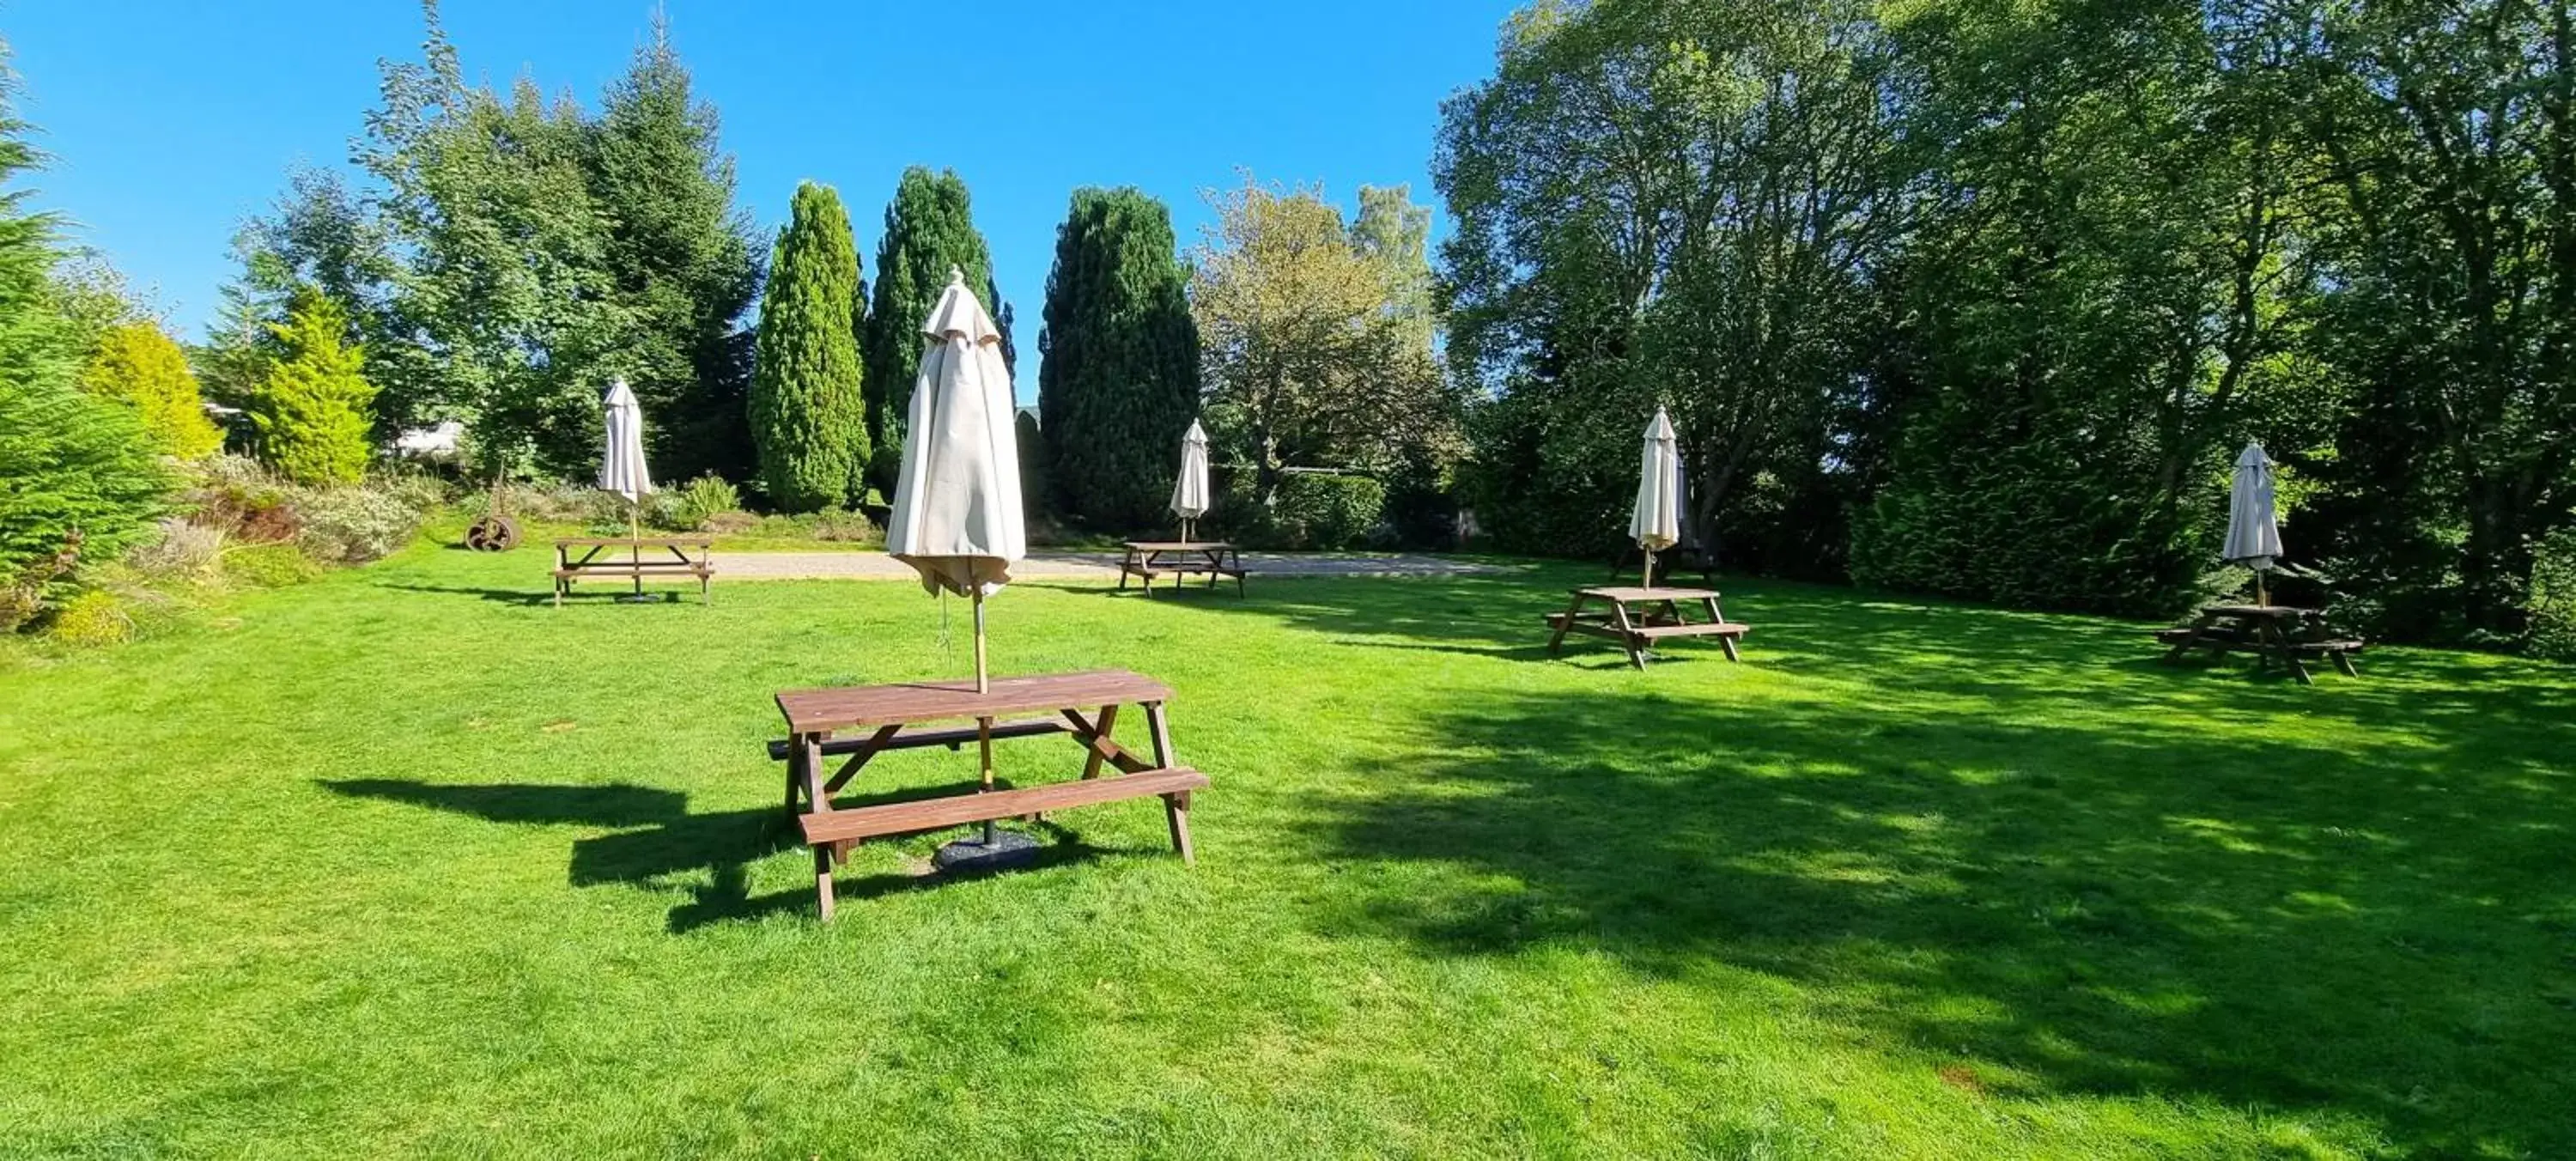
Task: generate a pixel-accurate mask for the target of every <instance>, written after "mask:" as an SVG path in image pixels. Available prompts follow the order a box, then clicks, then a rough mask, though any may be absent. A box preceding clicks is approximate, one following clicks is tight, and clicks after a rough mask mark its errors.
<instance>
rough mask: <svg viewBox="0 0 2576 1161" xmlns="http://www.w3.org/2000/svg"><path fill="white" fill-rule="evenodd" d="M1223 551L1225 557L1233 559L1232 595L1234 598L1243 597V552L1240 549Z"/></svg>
mask: <svg viewBox="0 0 2576 1161" xmlns="http://www.w3.org/2000/svg"><path fill="white" fill-rule="evenodd" d="M1225 551H1226V555H1227V556H1229V557H1232V558H1233V559H1234V595H1236V596H1238V597H1239V596H1242V595H1243V550H1242V549H1240V548H1229V549H1227V550H1225Z"/></svg>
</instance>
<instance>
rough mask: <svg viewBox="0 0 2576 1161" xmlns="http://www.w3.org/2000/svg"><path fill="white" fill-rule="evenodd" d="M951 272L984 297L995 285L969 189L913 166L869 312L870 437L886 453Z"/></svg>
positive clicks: (946, 173)
mask: <svg viewBox="0 0 2576 1161" xmlns="http://www.w3.org/2000/svg"><path fill="white" fill-rule="evenodd" d="M951 267H955V268H956V269H957V270H959V271H960V272H962V273H964V274H965V276H966V285H967V286H969V287H972V288H975V289H977V290H979V291H982V290H985V289H986V288H987V287H988V286H989V285H990V284H991V282H992V279H993V261H992V258H991V256H990V253H989V251H987V250H986V248H985V246H984V235H982V234H981V233H978V232H976V229H975V218H974V215H973V213H972V212H971V211H970V207H969V205H968V198H967V194H966V182H965V181H964V180H963V179H961V178H959V177H958V176H957V174H956V171H954V170H941V171H939V172H937V173H933V172H931V171H930V170H929V168H927V167H925V166H919V165H916V166H913V167H912V168H910V169H907V170H905V171H903V180H902V181H901V182H900V183H898V184H897V185H896V186H895V191H894V201H892V202H890V203H888V204H887V206H886V213H885V236H884V237H882V238H880V239H878V242H877V280H876V288H875V297H874V298H873V299H872V300H871V301H870V303H869V307H868V334H867V349H868V434H869V435H870V436H871V437H872V438H874V439H875V441H876V444H877V446H878V447H880V448H884V449H888V450H890V451H891V450H899V449H901V448H902V446H903V425H904V417H905V415H906V409H907V408H909V407H910V406H911V405H912V384H913V377H914V376H915V375H916V374H918V373H919V372H920V370H921V324H922V322H923V320H925V319H928V318H929V317H930V308H931V307H933V306H935V305H937V304H938V302H939V292H940V291H941V290H944V289H946V288H947V286H948V271H949V268H951ZM984 309H985V310H987V311H999V310H1000V304H998V303H991V302H987V303H985V304H984ZM881 458H885V457H882V456H881ZM879 486H884V481H880V482H879Z"/></svg>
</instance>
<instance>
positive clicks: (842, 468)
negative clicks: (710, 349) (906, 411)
mask: <svg viewBox="0 0 2576 1161" xmlns="http://www.w3.org/2000/svg"><path fill="white" fill-rule="evenodd" d="M858 292H859V257H858V248H857V243H856V242H854V241H853V240H852V239H851V236H850V217H849V213H848V212H847V211H846V210H844V209H842V208H841V198H840V195H839V194H837V193H835V192H833V190H832V188H831V187H830V186H825V185H816V184H814V183H813V182H806V183H804V184H802V185H799V186H797V187H796V198H795V201H794V203H793V204H792V205H791V207H790V210H789V216H788V222H787V227H786V229H784V230H782V231H780V232H779V235H778V252H777V256H776V257H775V258H773V259H772V260H771V262H770V279H769V289H768V292H767V294H766V296H765V297H764V298H763V299H762V301H761V309H760V353H759V359H758V362H757V364H756V366H755V370H754V373H753V377H752V384H751V402H750V410H751V434H752V440H753V442H754V444H755V445H756V446H757V447H758V449H759V453H760V477H761V482H762V486H763V489H764V490H765V491H766V492H768V494H769V500H770V502H771V503H772V504H775V505H777V506H778V507H779V508H781V509H784V510H786V511H790V512H810V511H813V510H815V509H818V508H824V507H829V506H832V505H836V504H840V503H843V502H845V501H851V500H857V499H860V498H862V497H863V496H864V489H865V485H864V480H863V476H862V473H863V472H864V470H865V469H866V468H867V466H868V457H869V454H870V447H869V440H868V422H867V410H866V402H865V400H864V399H863V398H862V395H861V387H860V375H861V371H860V357H859V355H860V352H859V347H858V344H857V337H856V335H855V334H854V333H853V325H852V316H853V313H854V311H855V310H856V309H857V308H856V303H857V302H858ZM914 345H916V346H918V345H919V344H918V343H915V344H914Z"/></svg>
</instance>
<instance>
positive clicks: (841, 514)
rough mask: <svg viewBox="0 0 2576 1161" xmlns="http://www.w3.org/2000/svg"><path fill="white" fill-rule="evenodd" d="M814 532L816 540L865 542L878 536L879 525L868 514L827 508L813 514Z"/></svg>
mask: <svg viewBox="0 0 2576 1161" xmlns="http://www.w3.org/2000/svg"><path fill="white" fill-rule="evenodd" d="M813 521H814V523H813V529H812V534H813V537H814V539H816V540H837V541H846V542H849V543H852V544H865V543H868V542H871V541H874V540H876V539H877V538H878V536H879V533H878V532H877V526H876V524H875V523H874V522H872V521H870V520H869V519H868V518H867V516H866V515H864V514H862V513H858V512H847V511H843V510H841V509H839V508H825V509H823V510H822V511H820V512H817V513H815V514H814V516H813Z"/></svg>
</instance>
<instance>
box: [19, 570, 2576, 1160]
mask: <svg viewBox="0 0 2576 1161" xmlns="http://www.w3.org/2000/svg"><path fill="white" fill-rule="evenodd" d="M545 568H546V560H545V559H544V554H543V553H542V551H539V550H522V551H520V552H517V553H514V554H509V555H503V556H497V557H493V556H475V555H471V554H468V553H464V552H461V551H454V550H445V549H436V548H429V547H423V548H418V549H414V550H412V551H410V552H408V553H406V554H404V555H402V556H400V557H398V558H396V559H394V560H391V561H388V562H386V563H383V564H380V565H377V566H374V567H370V568H367V569H364V570H358V571H353V572H347V573H341V574H338V575H335V576H333V577H331V578H329V579H327V580H324V581H322V582H319V583H316V584H312V585H308V586H304V587H300V588H294V589H286V590H278V591H274V592H268V593H262V594H258V595H255V596H251V597H246V598H243V599H242V600H240V601H239V602H237V603H236V605H235V606H234V607H232V608H231V609H229V610H228V613H229V616H227V617H225V618H224V619H222V620H219V621H215V622H213V623H211V624H209V625H207V626H205V627H203V628H201V629H197V630H191V631H187V632H183V633H181V634H179V635H177V636H173V637H168V638H164V639H159V640H153V641H147V642H143V643H140V644H136V645H132V646H128V647H124V648H121V649H115V650H110V651H104V652H97V653H89V654H81V655H77V656H73V657H71V658H68V659H63V660H54V661H46V660H33V661H28V662H25V663H22V664H20V665H18V666H16V667H14V668H13V669H11V670H10V671H8V672H5V673H0V1154H5V1155H10V1156H58V1155H67V1156H119V1157H123V1156H167V1155H244V1156H259V1157H347V1156H378V1155H442V1156H443V1155H475V1156H484V1155H493V1156H530V1157H597V1156H611V1155H631V1154H659V1155H671V1156H701V1155H714V1154H756V1155H768V1156H779V1157H807V1156H815V1155H820V1156H824V1157H832V1158H841V1157H853V1156H889V1157H895V1156H900V1157H914V1158H917V1157H933V1156H943V1155H949V1154H950V1153H951V1151H955V1152H956V1153H957V1155H965V1156H1059V1157H1077V1156H1128V1155H1138V1154H1146V1155H1169V1156H1193V1157H1196V1156H1251V1157H1262V1158H1268V1159H1279V1158H1291V1157H1307V1156H1322V1155H1376V1156H1439V1155H1449V1156H1480V1157H1481V1156H1494V1155H1544V1156H1569V1157H1574V1156H1579V1157H1605V1156H1639V1157H1668V1156H1680V1155H1698V1156H1715V1157H1787V1158H1804V1157H1851V1158H1885V1157H1913V1156H1938V1157H1976V1158H2000V1157H2040V1156H2046V1157H2086V1158H2096V1157H2245V1156H2278V1157H2342V1156H2362V1157H2378V1156H2414V1155H2438V1156H2494V1157H2534V1158H2540V1157H2567V1156H2576V1099H2571V1096H2570V1094H2571V1093H2576V853H2571V852H2576V784H2571V774H2570V764H2571V761H2576V672H2570V671H2566V670H2559V669H2552V668H2549V667H2544V666H2535V665H2530V664H2524V663H2519V662H2514V661H2509V660H2504V659H2498V658H2492V657H2485V656H2472V655H2462V654H2450V653H2436V652H2413V651H2405V650H2393V649H2392V650H2384V651H2376V652H2373V653H2370V654H2367V655H2365V656H2364V658H2363V659H2362V668H2363V671H2364V673H2365V674H2366V675H2367V676H2366V677H2365V678H2364V679H2363V680H2360V681H2353V680H2349V679H2344V678H2340V677H2336V676H2332V675H2331V674H2328V675H2325V676H2320V677H2319V678H2318V684H2317V685H2316V686H2315V687H2313V688H2301V687H2299V686H2297V685H2294V684H2292V683H2290V682H2288V681H2286V680H2282V679H2279V678H2276V677H2274V678H2267V677H2258V676H2255V675H2253V674H2252V673H2251V672H2250V671H2248V670H2246V669H2243V668H2229V669H2224V670H2210V669H2167V668H2164V667H2161V666H2158V665H2156V664H2153V663H2152V660H2151V658H2152V655H2153V649H2152V646H2151V643H2150V642H2149V641H2148V640H2147V639H2146V638H2145V636H2144V634H2143V633H2142V632H2140V628H2141V627H2140V626H2136V625H2131V624H2123V623H2118V622H2111V621H2103V620H2095V619H2086V618H2076V617H2052V616H2038V615H2030V614H2021V613H2011V612H2000V611H1994V610H1985V609H1974V608H1957V607H1947V606H1927V605H1923V604H1918V603H1912V602H1906V601H1898V600H1888V599H1876V598H1872V597H1870V596H1867V595H1861V594H1854V593H1851V592H1846V591H1841V590H1834V589H1824V588H1809V587H1799V586H1790V585H1781V584H1766V583H1756V582H1740V583H1735V584H1732V585H1730V586H1729V588H1730V592H1729V598H1728V602H1727V611H1728V612H1729V613H1730V614H1731V615H1732V616H1733V617H1734V618H1735V619H1737V620H1743V621H1748V622H1750V623H1752V624H1753V625H1755V626H1756V631H1755V634H1754V636H1753V637H1752V638H1751V639H1750V640H1749V641H1748V643H1747V648H1746V654H1745V663H1744V664H1742V665H1729V664H1727V663H1726V662H1725V661H1724V660H1722V659H1721V658H1720V656H1719V654H1718V652H1717V650H1716V649H1715V648H1714V647H1702V646H1682V647H1679V648H1677V649H1675V650H1674V653H1675V654H1676V659H1675V660H1673V661H1671V662H1670V663H1667V664H1664V665H1661V666H1659V667H1657V668H1656V669H1654V670H1652V671H1650V672H1645V673H1637V672H1632V671H1630V670H1628V669H1627V668H1626V666H1625V662H1624V660H1623V659H1622V658H1621V657H1620V655H1619V654H1618V652H1617V650H1615V649H1613V648H1611V647H1609V646H1608V645H1607V644H1606V643H1570V644H1569V645H1568V650H1567V654H1566V656H1565V657H1564V658H1563V659H1559V660H1551V659H1549V658H1547V657H1546V655H1545V652H1544V650H1543V649H1542V648H1541V647H1540V645H1541V643H1542V641H1543V632H1542V629H1541V627H1540V625H1539V623H1538V618H1539V615H1540V614H1541V613H1542V612H1545V611H1548V610H1551V609H1553V608H1555V607H1557V605H1558V604H1559V603H1560V602H1561V600H1562V592H1563V589H1564V588H1565V587H1566V586H1567V585H1568V584H1569V583H1574V582H1578V581H1588V580H1591V579H1594V578H1595V577H1596V576H1597V573H1595V572H1594V571H1592V570H1590V569H1575V568H1571V567H1556V566H1548V567H1540V568H1535V569H1532V570H1527V571H1523V572H1520V573H1517V574H1514V575H1511V576H1505V577H1480V578H1472V579H1458V580H1439V581H1386V580H1354V581H1326V580H1311V581H1284V580H1271V581H1264V580H1262V579H1260V578H1258V577H1256V578H1254V581H1253V584H1252V587H1251V594H1252V595H1251V596H1250V598H1249V599H1245V600H1238V599H1236V598H1235V597H1234V596H1232V595H1231V594H1230V593H1226V594H1207V593H1192V594H1189V595H1187V596H1185V597H1183V598H1180V599H1164V598H1160V597H1158V598H1155V599H1154V600H1152V601H1147V600H1142V599H1138V598H1136V597H1134V596H1133V595H1132V594H1131V595H1129V596H1125V597H1116V596H1110V595H1107V594H1105V593H1103V592H1101V591H1099V590H1098V589H1097V587H1096V586H1094V587H1087V588H1086V587H1071V586H1050V585H1043V584H1032V585H1022V586H1017V587H1014V588H1013V589H1011V590H1010V591H1008V592H1007V593H1005V594H1004V595H1002V596H1001V597H999V598H997V600H996V602H995V603H994V605H993V607H992V620H993V657H994V664H995V668H996V670H997V672H1004V673H1008V672H1039V671H1050V670H1068V669H1079V668H1094V667H1103V666H1123V667H1128V668H1133V669H1137V670H1140V671H1143V672H1145V673H1149V674H1152V675H1155V676H1157V677H1160V678H1162V679H1164V680H1165V681H1167V682H1169V683H1170V684H1171V685H1172V687H1173V688H1174V689H1175V690H1176V691H1177V698H1176V700H1175V702H1174V703H1173V706H1172V713H1173V728H1174V734H1175V738H1176V742H1177V745H1178V748H1179V751H1180V756H1181V757H1182V758H1183V759H1184V760H1186V761H1188V762H1189V763H1191V764H1192V765H1195V766H1198V767H1199V768H1201V769H1203V770H1205V771H1207V772H1208V773H1209V774H1210V775H1211V776H1213V778H1214V779H1215V787H1214V788H1213V789H1212V790H1210V791H1208V792H1206V793H1204V794H1203V795H1201V796H1200V798H1199V800H1198V804H1197V809H1196V810H1195V811H1194V812H1193V821H1194V828H1195V830H1196V838H1197V843H1198V850H1199V865H1198V866H1197V867H1196V869H1194V870H1193V869H1190V868H1186V867H1184V866H1183V865H1182V864H1181V863H1180V861H1179V860H1178V859H1177V858H1175V857H1174V856H1173V855H1172V854H1171V853H1170V850H1169V847H1168V844H1167V841H1166V838H1165V835H1164V833H1163V818H1162V812H1161V809H1160V807H1159V806H1157V805H1156V804H1154V803H1152V802H1151V801H1147V802H1128V803H1120V804H1114V805H1110V806H1103V807H1097V808H1092V809H1089V810H1085V811H1080V812H1074V813H1068V814H1064V815H1060V816H1057V817H1056V818H1055V819H1054V822H1053V823H1052V824H1050V825H1048V826H1045V827H1043V828H1040V829H1041V831H1042V834H1043V837H1044V839H1045V841H1046V843H1047V845H1048V849H1049V860H1048V861H1047V862H1046V863H1044V864H1043V865H1041V866H1039V867H1038V868H1036V869H1033V870H1028V871H1024V872H1018V873H1012V874H1006V875H1001V876H996V877H990V878H983V879H977V880H968V881H955V882H940V881H937V880H935V879H925V878H923V877H922V876H921V874H920V871H921V868H922V866H923V862H924V858H925V856H926V855H927V854H928V853H929V851H930V850H931V849H932V848H933V847H934V846H935V845H936V841H937V840H936V838H935V837H922V838H917V839H912V840H907V841H903V842H899V843H894V844H890V845H884V846H873V847H864V848H861V849H860V850H859V851H858V852H856V853H854V854H853V856H852V857H851V860H850V865H849V866H848V867H847V868H845V869H844V870H843V871H842V874H841V879H840V894H841V911H840V919H839V921H838V922H837V923H834V924H832V925H830V926H825V925H821V924H818V923H817V922H815V920H814V917H813V893H812V888H811V877H810V876H811V862H810V860H809V858H808V857H807V856H806V854H805V853H804V852H803V850H802V849H801V848H798V847H794V846H792V845H790V844H789V840H788V834H789V830H788V828H787V827H786V825H785V824H784V822H783V820H782V818H781V817H780V809H779V784H780V771H779V769H778V768H777V767H776V766H774V765H772V764H771V763H770V762H768V761H767V760H766V758H765V756H764V755H763V753H762V751H761V742H762V741H763V740H764V739H766V738H769V737H774V736H777V734H778V733H779V722H778V718H777V712H776V710H775V708H774V707H773V706H772V705H771V702H770V695H771V694H772V692H774V691H775V690H778V689H781V688H787V687H795V686H806V685H816V684H825V683H849V682H874V681H887V680H898V679H908V678H919V677H925V676H955V675H960V674H962V673H963V672H965V669H966V666H967V664H968V661H967V656H968V642H967V637H966V632H967V615H966V608H965V606H964V605H963V604H962V603H956V602H952V603H950V604H949V605H948V606H947V607H946V609H945V610H944V611H943V609H942V607H941V606H940V604H939V603H937V602H935V601H933V600H931V599H930V598H927V597H925V596H923V595H922V594H921V592H920V590H919V589H918V588H917V587H914V586H910V585H904V584H892V583H846V582H844V583H796V584H787V583H772V584H751V583H737V584H732V585H727V584H724V583H723V582H721V581H719V582H718V585H717V589H716V603H715V605H714V606H713V607H711V608H708V607H700V606H699V605H698V604H696V603H695V601H694V599H692V600H691V601H690V602H688V603H681V604H666V605H652V606H632V605H617V604H611V603H608V602H607V601H605V600H604V599H602V598H601V597H598V596H592V597H588V598H585V599H581V600H579V601H578V602H577V603H576V604H575V605H573V606H571V607H567V608H565V609H562V610H556V609H554V608H550V607H547V606H546V605H545V604H544V603H543V600H544V594H545V592H546V581H545V579H544V576H543V573H544V570H545ZM943 619H944V626H945V628H944V630H943ZM1078 753H1079V752H1078V751H1077V750H1076V749H1075V748H1074V747H1073V746H1071V745H1069V744H1066V743H1065V742H1064V741H1063V740H1061V739H1044V738H1041V739H1028V740H1023V741H1019V742H1014V743H1008V744H1006V745H1004V746H1003V747H1002V773H1003V775H1004V776H1005V777H1006V778H1009V779H1014V780H1017V781H1019V782H1021V783H1023V784H1026V783H1028V782H1031V781H1035V780H1039V779H1045V778H1057V777H1066V776H1070V775H1071V773H1072V772H1073V771H1074V770H1075V769H1076V768H1077V767H1078V765H1079V757H1078ZM972 774H973V771H972V755H971V752H970V753H968V754H951V753H949V752H947V751H927V752H923V751H916V752H910V753H904V754H898V755H895V756H892V757H889V758H886V759H883V760H880V761H879V762H878V763H877V764H876V765H875V766H873V767H871V769H870V776H869V777H868V778H866V779H863V780H862V781H861V782H860V783H859V784H858V787H857V788H861V789H865V790H868V791H886V790H892V789H898V788H927V787H933V786H942V785H953V784H956V783H959V782H961V781H963V780H966V779H968V778H971V777H972Z"/></svg>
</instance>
